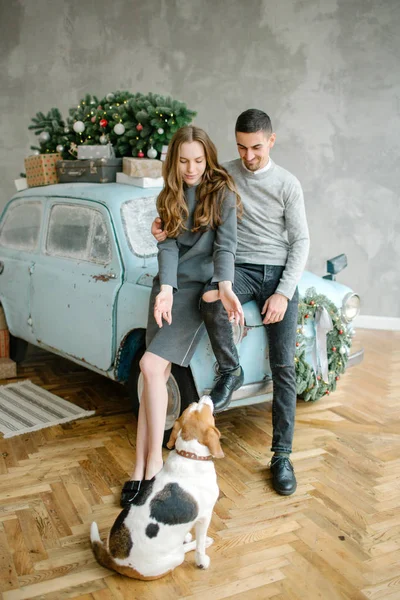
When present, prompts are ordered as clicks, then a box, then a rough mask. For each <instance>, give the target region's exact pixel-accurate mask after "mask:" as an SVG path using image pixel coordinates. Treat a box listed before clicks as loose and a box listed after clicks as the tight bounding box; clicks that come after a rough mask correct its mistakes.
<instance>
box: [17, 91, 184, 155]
mask: <svg viewBox="0 0 400 600" xmlns="http://www.w3.org/2000/svg"><path fill="white" fill-rule="evenodd" d="M195 115H196V113H195V112H194V111H191V110H189V109H188V108H187V107H186V105H185V104H183V103H182V102H179V101H178V100H173V99H172V98H171V97H169V96H168V97H163V96H160V95H158V94H153V93H149V94H142V93H136V94H132V93H131V92H128V91H119V90H118V91H116V92H112V93H109V94H107V95H106V96H105V97H104V98H102V99H101V100H100V101H99V100H98V98H97V97H96V96H92V95H90V94H86V96H85V97H84V98H83V99H82V100H81V101H80V102H79V104H78V105H77V106H76V107H75V106H74V107H72V108H70V109H69V117H68V119H67V122H64V121H63V119H62V117H61V114H60V112H59V111H58V109H56V108H53V109H51V111H50V112H49V114H48V115H47V116H45V115H44V114H43V113H37V115H36V117H34V118H33V119H32V121H33V125H30V126H29V129H35V133H36V135H40V133H42V131H47V132H48V133H49V135H50V140H49V141H48V142H46V143H43V144H40V146H32V150H39V151H40V152H41V153H46V152H56V146H57V145H59V144H61V145H63V146H64V151H63V153H62V154H63V158H70V159H71V158H75V157H76V152H77V148H76V146H78V145H82V144H84V145H92V144H100V143H101V141H100V138H102V140H103V142H104V141H105V138H107V141H109V142H111V144H112V145H113V146H114V149H115V154H116V156H117V157H121V156H137V155H138V153H139V152H140V151H142V152H143V153H144V155H145V156H147V151H148V150H149V149H150V148H151V147H153V148H154V149H155V150H156V151H157V157H158V158H159V157H160V155H161V151H162V147H163V146H164V145H168V143H169V141H170V139H171V138H172V136H173V135H174V133H175V132H176V131H177V130H178V129H179V128H180V127H183V126H184V125H188V124H189V123H190V122H191V121H192V119H193V118H194V117H195ZM103 120H104V121H103ZM76 121H82V122H83V123H84V126H85V129H84V131H83V132H82V133H77V132H75V131H74V129H73V126H74V123H75V122H76ZM101 121H103V122H102V125H100V122H101ZM105 121H106V123H105ZM117 124H122V125H123V126H124V128H125V131H124V133H123V134H122V135H118V134H117V133H116V132H115V131H114V127H115V126H116V125H117ZM138 126H139V129H137V127H138ZM102 136H103V137H102Z"/></svg>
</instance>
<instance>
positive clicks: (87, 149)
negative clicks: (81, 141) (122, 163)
mask: <svg viewBox="0 0 400 600" xmlns="http://www.w3.org/2000/svg"><path fill="white" fill-rule="evenodd" d="M88 158H89V159H90V158H115V152H114V148H113V147H112V145H111V144H105V145H104V146H103V145H97V146H78V160H85V159H88Z"/></svg>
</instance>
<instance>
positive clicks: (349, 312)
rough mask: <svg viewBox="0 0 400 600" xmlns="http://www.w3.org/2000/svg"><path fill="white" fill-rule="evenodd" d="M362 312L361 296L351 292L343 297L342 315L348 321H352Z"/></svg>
mask: <svg viewBox="0 0 400 600" xmlns="http://www.w3.org/2000/svg"><path fill="white" fill-rule="evenodd" d="M359 312H360V296H358V295H357V294H354V293H353V292H349V293H348V294H346V296H345V297H344V298H343V302H342V317H343V319H344V320H345V321H347V323H350V321H352V320H353V319H355V318H356V316H357V315H358V314H359Z"/></svg>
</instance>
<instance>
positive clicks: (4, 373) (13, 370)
mask: <svg viewBox="0 0 400 600" xmlns="http://www.w3.org/2000/svg"><path fill="white" fill-rule="evenodd" d="M16 376H17V364H16V363H15V362H14V361H13V360H11V358H0V379H10V378H11V377H16Z"/></svg>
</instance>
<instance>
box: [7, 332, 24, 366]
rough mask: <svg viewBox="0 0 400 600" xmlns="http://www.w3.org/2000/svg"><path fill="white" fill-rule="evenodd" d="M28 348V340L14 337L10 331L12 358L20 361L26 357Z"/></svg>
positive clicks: (17, 361)
mask: <svg viewBox="0 0 400 600" xmlns="http://www.w3.org/2000/svg"><path fill="white" fill-rule="evenodd" d="M27 350H28V342H26V341H25V340H21V339H20V338H17V337H14V336H13V335H11V333H10V358H11V360H14V361H15V362H16V363H20V362H22V361H23V360H24V359H25V356H26V352H27Z"/></svg>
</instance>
